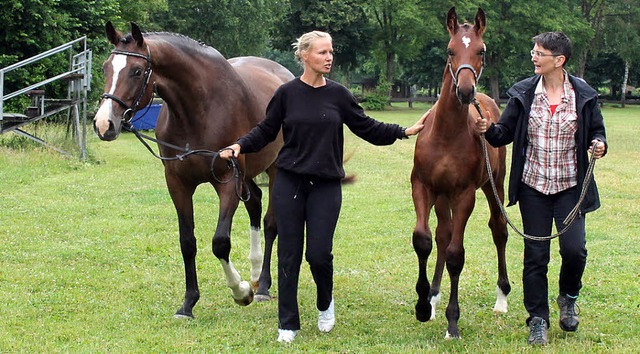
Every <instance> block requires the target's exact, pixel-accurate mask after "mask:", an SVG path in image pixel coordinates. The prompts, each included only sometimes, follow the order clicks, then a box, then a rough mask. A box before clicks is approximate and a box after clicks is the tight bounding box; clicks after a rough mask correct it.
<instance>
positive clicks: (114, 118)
mask: <svg viewBox="0 0 640 354" xmlns="http://www.w3.org/2000/svg"><path fill="white" fill-rule="evenodd" d="M106 32H107V38H108V39H109V41H110V42H111V43H112V44H113V45H114V46H115V49H114V50H113V51H112V52H111V55H110V56H109V58H108V59H107V61H106V62H105V63H104V65H103V67H102V69H103V72H104V93H103V94H102V101H101V102H100V108H99V109H98V112H97V113H96V116H95V117H94V118H93V127H94V130H95V132H96V134H97V135H98V137H100V139H102V140H115V139H116V138H117V137H118V135H119V134H120V131H121V129H122V125H123V123H128V122H129V120H131V118H132V117H133V115H134V113H135V112H136V111H137V110H139V109H140V108H142V107H144V106H146V105H147V104H148V103H149V101H151V99H152V97H153V84H151V85H150V84H149V82H150V80H151V75H152V70H151V53H150V51H149V48H148V47H147V44H146V43H145V41H144V38H143V36H142V32H140V28H139V27H138V26H137V25H136V24H135V23H131V34H127V35H125V36H123V35H122V34H121V33H120V32H118V31H117V30H116V29H115V28H114V27H113V25H112V24H111V22H107V25H106Z"/></svg>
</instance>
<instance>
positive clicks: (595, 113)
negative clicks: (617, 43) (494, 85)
mask: <svg viewBox="0 0 640 354" xmlns="http://www.w3.org/2000/svg"><path fill="white" fill-rule="evenodd" d="M540 79H541V76H539V75H536V76H533V77H530V78H527V79H524V80H522V81H520V82H518V83H516V84H515V85H513V87H511V88H510V89H509V91H508V92H507V94H508V95H509V101H508V102H507V105H506V107H505V109H504V111H503V112H502V115H501V116H500V120H499V121H498V123H497V124H491V126H490V127H489V129H487V131H486V133H485V138H486V139H487V141H488V142H489V144H491V145H492V146H495V147H498V146H503V145H507V144H509V143H511V142H513V150H512V160H511V172H510V177H509V205H514V204H515V203H516V202H517V201H518V192H519V187H520V181H521V180H522V173H523V171H524V162H525V154H526V151H527V145H528V141H527V128H528V126H529V112H530V111H531V104H532V103H533V98H534V96H535V90H536V86H537V85H538V81H539V80H540ZM569 81H570V82H571V85H573V89H574V91H575V94H576V111H577V113H578V131H577V132H576V149H577V151H576V152H577V159H578V175H577V177H578V188H579V189H582V183H583V181H584V177H585V175H586V171H587V167H588V166H589V155H588V153H587V150H588V149H589V146H591V141H592V140H593V139H598V140H601V141H602V142H604V143H605V154H606V152H607V149H608V145H607V139H606V133H605V128H604V121H603V118H602V113H601V112H600V106H599V105H598V93H597V92H596V90H594V89H593V88H592V87H591V86H589V85H588V84H587V83H586V82H585V81H584V80H582V79H581V78H578V77H575V76H571V75H569ZM599 207H600V197H599V195H598V188H597V186H596V182H595V178H594V179H593V180H592V182H591V184H590V185H589V188H588V190H587V194H586V196H585V201H584V203H583V204H582V208H581V211H582V212H583V213H586V212H590V211H593V210H596V209H598V208H599Z"/></svg>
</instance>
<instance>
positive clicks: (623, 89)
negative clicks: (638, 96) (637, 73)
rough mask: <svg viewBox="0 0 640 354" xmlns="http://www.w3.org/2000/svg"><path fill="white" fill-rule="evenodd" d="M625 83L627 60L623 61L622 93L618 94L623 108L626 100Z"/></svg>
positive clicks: (627, 72) (626, 78)
mask: <svg viewBox="0 0 640 354" xmlns="http://www.w3.org/2000/svg"><path fill="white" fill-rule="evenodd" d="M627 81H629V60H625V61H624V78H623V79H622V93H621V94H620V105H621V106H622V108H624V103H625V100H626V98H627Z"/></svg>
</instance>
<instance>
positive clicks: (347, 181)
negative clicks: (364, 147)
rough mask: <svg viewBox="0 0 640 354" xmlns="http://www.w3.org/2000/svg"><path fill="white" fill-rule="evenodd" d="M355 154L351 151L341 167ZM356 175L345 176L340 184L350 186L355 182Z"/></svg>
mask: <svg viewBox="0 0 640 354" xmlns="http://www.w3.org/2000/svg"><path fill="white" fill-rule="evenodd" d="M354 154H355V151H351V152H350V153H349V154H348V155H347V156H346V157H345V158H344V160H343V162H342V165H343V166H344V165H346V164H347V162H349V160H351V158H352V157H353V155H354ZM356 179H357V178H356V175H354V174H351V175H346V176H344V177H343V178H342V181H341V183H342V184H352V183H355V182H356Z"/></svg>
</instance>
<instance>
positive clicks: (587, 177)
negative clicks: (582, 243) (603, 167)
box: [473, 99, 596, 241]
mask: <svg viewBox="0 0 640 354" xmlns="http://www.w3.org/2000/svg"><path fill="white" fill-rule="evenodd" d="M473 105H474V107H476V110H477V111H478V113H479V114H480V117H482V119H483V120H486V119H485V117H484V115H483V114H482V109H480V104H479V103H478V100H476V99H474V100H473ZM480 135H481V136H482V138H481V139H480V141H481V142H482V151H483V152H484V158H485V163H486V167H487V174H488V175H489V181H490V182H491V189H492V190H493V195H494V197H495V198H496V201H497V202H498V206H499V207H500V212H502V215H503V216H504V218H505V220H506V221H507V224H509V226H510V227H511V229H513V231H515V232H516V233H517V234H518V235H520V236H522V237H524V238H526V239H528V240H532V241H548V240H551V239H554V238H556V237H558V236H560V235H562V234H564V233H565V232H567V230H568V229H569V228H570V227H571V225H572V224H573V223H574V222H575V221H576V217H577V216H578V215H580V206H581V205H582V202H584V198H585V197H586V195H587V189H588V188H589V184H590V183H591V180H592V179H593V169H594V167H595V165H596V159H595V157H594V156H593V154H591V159H590V160H589V167H588V168H587V173H586V175H585V177H584V182H583V184H582V190H581V191H580V198H578V202H577V203H576V206H575V207H573V209H572V210H571V211H570V212H569V214H568V215H567V217H566V218H565V219H564V221H562V223H563V224H564V225H565V226H564V228H563V229H562V230H560V232H558V233H556V234H553V235H549V236H532V235H527V234H525V233H524V232H521V231H520V230H518V228H517V227H516V226H515V225H514V224H513V222H511V219H509V216H507V211H506V209H505V208H504V205H503V204H502V201H500V197H498V189H497V188H496V182H495V180H494V179H493V174H492V173H491V171H492V170H491V162H490V161H489V151H488V149H487V141H486V139H485V137H484V133H482V134H480ZM592 151H595V143H594V144H593V145H592Z"/></svg>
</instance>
